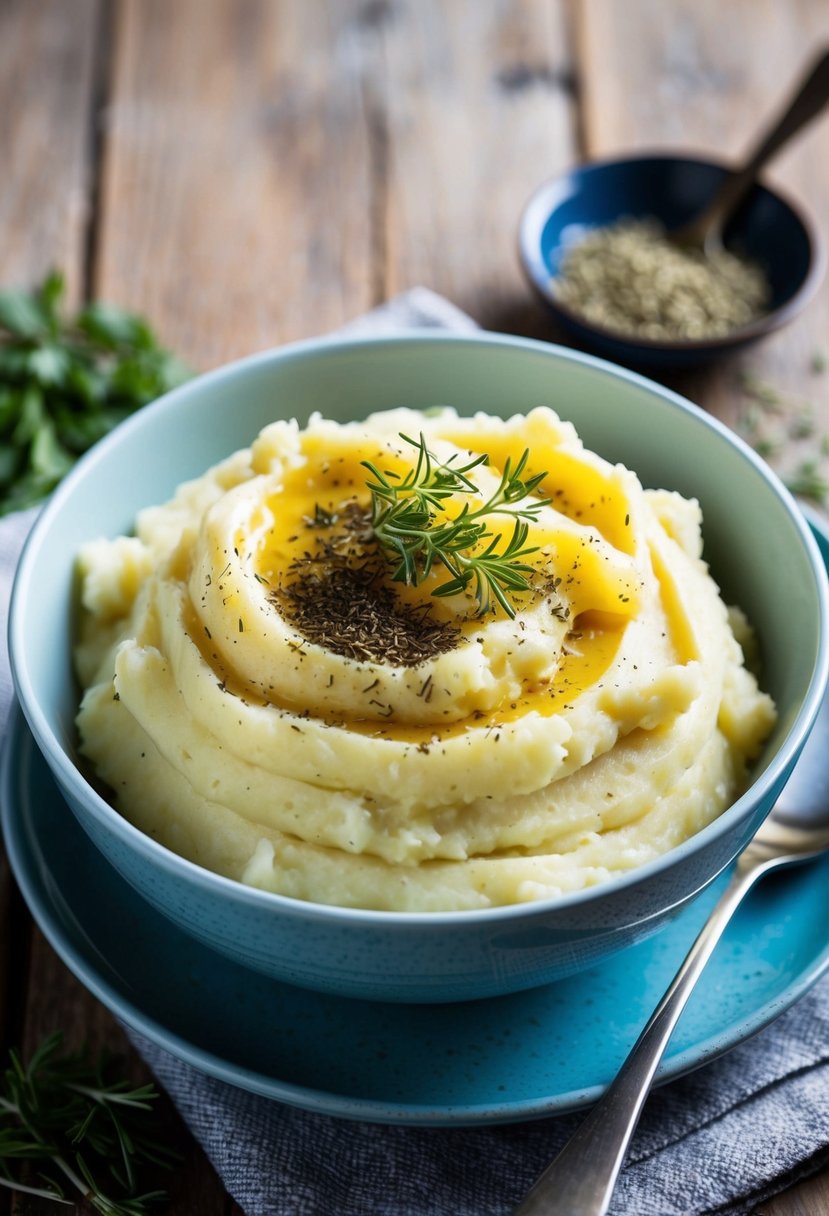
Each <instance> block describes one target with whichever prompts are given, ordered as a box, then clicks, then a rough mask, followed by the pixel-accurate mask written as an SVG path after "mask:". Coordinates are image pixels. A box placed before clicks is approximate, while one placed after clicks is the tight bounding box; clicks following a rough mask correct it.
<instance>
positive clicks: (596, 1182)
mask: <svg viewBox="0 0 829 1216" xmlns="http://www.w3.org/2000/svg"><path fill="white" fill-rule="evenodd" d="M744 856H745V855H744ZM768 868H769V864H768V863H767V862H765V863H764V862H758V863H755V864H751V865H749V866H746V865H745V864H741V865H740V866H739V867H738V869H737V870H736V871H735V873H734V875H733V877H732V879H731V881H730V883H729V884H728V886H727V887H726V889H725V891H724V892H723V894H722V895H721V896H720V899H719V901H718V903H717V904H716V905H715V907H714V910H713V911H712V913H711V915H710V916H709V918H708V920H707V921H706V923H705V925H704V926H703V928H702V931H701V932H700V934H699V936H698V937H697V939H696V941H695V942H694V944H693V946H692V947H691V949H690V950H689V952H688V954H687V956H686V958H685V961H684V962H683V964H682V966H681V967H680V968H679V971H678V972H677V974H676V976H675V977H674V980H673V982H672V983H671V985H670V987H669V988H668V990H667V992H666V993H665V995H664V996H663V998H662V1000H661V1001H660V1002H659V1004H658V1005H657V1007H656V1009H655V1010H654V1012H653V1013H652V1014H651V1017H650V1019H649V1021H648V1023H647V1025H646V1026H645V1029H644V1030H643V1031H642V1033H641V1034H640V1036H639V1038H638V1039H637V1041H636V1044H635V1045H634V1047H633V1049H632V1051H631V1053H630V1055H629V1056H628V1058H627V1059H626V1060H625V1063H624V1064H623V1065H622V1067H621V1069H620V1071H619V1072H618V1074H617V1076H616V1078H615V1080H614V1081H613V1083H612V1084H611V1085H610V1087H609V1089H607V1090H606V1091H605V1093H604V1095H603V1096H602V1098H600V1100H599V1101H598V1102H597V1103H596V1105H595V1106H594V1107H593V1108H592V1110H591V1111H590V1113H589V1114H588V1116H587V1118H586V1119H585V1120H584V1122H583V1123H582V1124H581V1125H580V1126H579V1127H578V1128H577V1130H576V1132H575V1133H574V1134H573V1136H572V1137H571V1138H570V1140H568V1142H567V1144H565V1146H564V1148H563V1149H562V1150H561V1152H560V1153H559V1155H558V1156H557V1157H556V1158H555V1160H554V1161H553V1162H552V1164H550V1165H548V1166H547V1168H546V1170H545V1171H544V1173H543V1174H541V1176H540V1177H539V1178H538V1180H537V1181H536V1183H535V1184H534V1185H533V1187H532V1188H531V1189H530V1191H529V1192H528V1193H527V1196H526V1198H525V1199H524V1200H523V1202H522V1203H521V1204H519V1206H518V1207H517V1208H515V1209H514V1212H513V1216H603V1213H605V1212H606V1211H607V1208H608V1205H609V1203H610V1199H611V1196H612V1194H613V1188H614V1187H615V1185H616V1179H617V1177H618V1175H619V1171H620V1169H621V1168H622V1162H623V1161H624V1158H625V1154H626V1152H627V1148H628V1145H629V1143H630V1139H631V1137H632V1135H633V1132H634V1130H635V1128H636V1125H637V1123H638V1122H639V1115H640V1113H641V1111H642V1107H643V1106H644V1104H645V1099H646V1097H647V1095H648V1091H649V1090H650V1087H651V1082H652V1081H653V1078H654V1074H655V1072H656V1069H657V1067H658V1065H659V1061H660V1060H661V1059H662V1056H663V1054H664V1052H665V1048H666V1047H667V1045H668V1040H669V1039H670V1037H671V1034H672V1033H673V1030H674V1027H675V1026H676V1023H677V1021H678V1019H679V1016H680V1014H681V1013H682V1010H683V1009H684V1008H685V1004H686V1002H687V1000H688V998H689V996H690V995H691V992H692V990H693V988H694V985H695V984H696V982H697V980H698V979H699V977H700V975H701V973H702V970H703V968H704V967H705V964H706V963H707V962H708V959H709V958H710V957H711V953H712V951H713V949H714V947H715V946H716V944H717V942H718V941H719V939H720V937H721V936H722V933H723V930H724V929H725V927H726V925H727V924H728V922H729V921H730V920H731V917H732V916H733V914H734V912H735V911H736V909H737V907H738V906H739V904H740V902H741V900H742V899H743V897H744V896H745V895H746V893H747V892H748V891H749V889H750V888H751V886H752V885H753V884H754V882H755V881H756V879H757V878H758V877H759V876H760V874H761V873H763V872H764V871H765V870H766V869H768Z"/></svg>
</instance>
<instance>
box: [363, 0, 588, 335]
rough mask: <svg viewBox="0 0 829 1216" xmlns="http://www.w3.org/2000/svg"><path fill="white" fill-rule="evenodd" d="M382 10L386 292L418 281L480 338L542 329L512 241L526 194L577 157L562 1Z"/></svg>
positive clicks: (434, 2)
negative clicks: (479, 327) (470, 319)
mask: <svg viewBox="0 0 829 1216" xmlns="http://www.w3.org/2000/svg"><path fill="white" fill-rule="evenodd" d="M381 11H382V19H381V20H378V22H377V27H376V31H375V39H376V44H377V46H376V58H377V63H376V68H375V71H374V72H373V74H372V89H373V93H372V108H373V113H374V115H375V124H376V127H377V132H378V134H377V138H378V140H382V142H383V146H384V147H385V149H386V152H385V156H386V161H387V175H386V199H385V232H384V238H383V239H384V251H385V292H386V294H388V295H394V294H395V293H396V292H398V291H402V290H405V289H406V288H408V287H412V286H415V285H416V284H419V283H425V284H427V285H428V286H430V287H433V288H434V289H435V290H437V291H439V292H441V293H442V294H444V295H446V296H448V297H449V298H450V299H451V300H453V301H454V303H456V304H458V305H459V306H460V307H461V308H464V309H466V310H467V311H468V312H469V313H470V314H471V315H472V316H474V317H475V319H476V320H478V321H479V322H481V324H483V325H485V326H486V327H488V328H493V329H508V330H515V329H521V330H525V331H526V330H528V329H529V330H531V331H536V332H537V330H538V327H539V325H540V326H541V328H546V327H547V326H548V322H547V319H546V317H545V316H544V314H543V312H542V311H541V310H539V309H538V308H537V307H536V306H535V304H534V301H533V299H532V297H531V295H530V293H529V291H528V289H527V285H526V282H525V280H524V278H523V275H522V273H521V271H520V268H519V262H518V258H517V252H516V248H517V241H516V234H517V227H518V220H519V216H520V214H521V210H522V208H523V207H524V204H525V203H526V202H527V199H528V198H529V196H530V194H531V193H532V192H533V190H534V189H535V188H536V187H537V186H538V185H540V184H541V182H542V181H544V180H545V179H546V178H548V177H552V176H554V175H555V174H557V173H559V172H561V171H562V170H563V169H565V168H566V167H568V166H569V165H570V164H572V163H573V162H574V161H575V160H577V159H578V151H577V147H576V108H575V98H574V81H573V75H572V70H571V62H570V54H569V45H568V31H567V24H566V21H565V8H564V5H563V4H561V3H553V4H550V3H539V2H538V0H522V2H520V3H513V4H483V5H482V4H478V3H475V0H457V2H455V3H452V4H444V3H441V2H440V0H419V2H418V3H413V2H409V3H389V4H387V5H385V6H383V8H382V10H381Z"/></svg>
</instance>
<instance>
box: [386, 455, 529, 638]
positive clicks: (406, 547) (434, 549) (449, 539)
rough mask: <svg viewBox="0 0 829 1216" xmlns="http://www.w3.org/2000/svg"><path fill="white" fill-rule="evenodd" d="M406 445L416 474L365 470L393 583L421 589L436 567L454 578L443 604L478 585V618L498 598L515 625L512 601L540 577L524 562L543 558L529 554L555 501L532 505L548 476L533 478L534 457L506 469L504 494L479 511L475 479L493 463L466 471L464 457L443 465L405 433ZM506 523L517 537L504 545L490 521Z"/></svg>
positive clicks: (481, 458) (483, 458) (443, 587)
mask: <svg viewBox="0 0 829 1216" xmlns="http://www.w3.org/2000/svg"><path fill="white" fill-rule="evenodd" d="M400 438H401V439H402V440H403V441H404V442H405V443H408V444H410V445H411V447H413V448H414V449H415V450H416V451H417V459H416V461H415V463H414V465H413V466H412V467H410V468H409V469H408V470H407V471H406V473H405V474H404V475H403V476H401V475H400V474H398V473H395V472H392V471H390V470H381V469H379V468H378V467H377V465H375V464H373V463H372V462H371V461H369V460H364V461H363V462H362V463H363V465H364V467H365V468H367V469H368V471H369V473H370V474H371V478H372V479H371V480H369V481H367V482H366V486H367V488H368V490H369V491H370V493H371V527H372V531H373V533H374V536H375V537H376V539H377V541H378V543H379V545H380V546H381V548H382V549H383V550H385V552H386V553H387V555H388V556H389V557H390V558H391V559H392V560H393V561H395V562H396V563H397V565H396V567H395V570H394V573H393V574H392V578H393V579H394V580H395V581H396V582H401V583H408V584H409V585H411V586H417V585H418V584H419V583H421V582H422V581H423V580H424V579H425V578H427V577H428V575H429V574H430V573H431V571H432V569H433V568H434V566H435V565H436V564H438V565H441V566H443V567H444V569H445V570H446V571H447V573H448V574H449V576H450V577H449V578H448V579H447V580H446V582H443V583H441V584H439V586H437V587H436V588H435V589H434V591H433V592H432V594H433V595H435V596H449V595H457V594H458V593H460V592H462V591H466V590H467V589H468V588H469V586H470V584H474V594H475V598H476V599H477V602H478V613H479V615H483V614H484V613H486V612H488V611H490V610H491V609H492V608H493V604H492V600H493V598H494V599H495V600H496V601H497V602H498V604H500V606H501V608H502V609H503V611H504V612H505V613H506V615H507V616H508V617H510V618H512V617H514V616H515V607H514V605H513V604H512V602H511V600H510V597H509V594H508V593H511V592H521V591H528V590H529V589H530V584H529V582H528V581H527V577H526V576H527V575H529V574H531V573H532V569H533V568H532V566H530V565H529V564H528V563H527V562H526V561H524V558H526V557H529V556H530V554H532V553H535V552H536V551H537V548H538V546H537V545H531V546H529V547H528V546H527V545H526V541H527V536H528V534H529V523H528V521H533V520H535V519H536V518H537V515H538V512H539V511H540V510H541V508H542V507H544V506H546V505H547V504H548V503H549V501H550V500H549V499H548V498H538V499H536V500H535V501H533V502H527V499H528V498H530V496H531V495H532V494H533V493H534V492H535V491H536V490H537V489H538V487H539V486H540V485H541V483H542V482H543V481H544V479H545V477H546V476H547V474H546V473H537V474H533V476H531V477H526V476H525V470H526V468H527V462H528V460H529V457H530V453H529V449H525V451H524V454H523V455H522V456H521V458H520V460H518V462H517V463H516V464H515V465H513V463H512V461H511V459H509V458H508V459H507V461H506V462H505V464H504V469H503V473H502V475H501V480H500V482H499V483H498V486H497V488H496V489H495V490H494V491H493V492H492V493H491V494H490V495H489V497H488V498H486V499H485V500H484V501H483V502H482V503H481V504H480V505H479V506H472V505H471V504H470V502H469V498H470V496H473V495H474V496H476V497H478V498H480V497H481V492H480V490H479V488H478V486H477V485H476V484H475V482H474V481H473V480H472V478H471V477H470V473H471V472H472V471H473V470H474V469H476V468H478V467H479V466H481V465H487V464H488V463H489V457H488V455H487V454H486V453H482V454H481V455H478V456H474V457H472V459H470V460H469V461H467V463H466V464H461V463H456V462H457V461H458V460H459V457H458V455H457V454H455V455H453V456H451V457H450V458H449V459H448V460H447V461H445V462H441V461H439V460H438V459H437V457H436V456H435V455H434V453H432V452H431V451H430V450H429V448H428V447H427V445H426V438H425V436H424V435H423V434H422V433H421V435H420V438H419V439H412V438H411V437H410V436H408V435H405V434H403V433H402V432H401V433H400ZM461 496H463V497H465V501H464V502H463V505H462V507H461V509H460V511H459V512H458V513H457V514H456V515H454V516H452V517H449V518H444V519H442V520H439V519H438V516H439V515H441V514H444V515H445V513H446V511H447V508H448V506H449V503H450V500H451V499H453V498H457V497H461ZM499 514H500V515H506V516H509V517H511V518H512V520H513V529H512V535H511V536H510V537H509V539H508V540H507V541H506V542H505V543H504V544H503V546H502V541H503V533H501V532H497V533H493V532H492V530H491V529H490V525H489V522H488V517H489V516H492V515H499Z"/></svg>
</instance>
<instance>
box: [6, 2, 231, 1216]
mask: <svg viewBox="0 0 829 1216" xmlns="http://www.w3.org/2000/svg"><path fill="white" fill-rule="evenodd" d="M106 32H107V14H106V13H105V11H104V9H103V7H102V5H101V3H100V0H75V2H74V3H73V4H72V5H67V4H66V3H64V0H37V3H31V0H2V2H1V3H0V156H1V157H2V162H3V166H4V185H3V189H2V191H0V232H2V234H3V236H2V240H0V283H3V284H6V283H23V284H27V283H33V282H35V281H37V280H38V279H39V278H40V277H41V276H42V275H43V273H44V272H45V271H46V270H47V269H48V268H49V267H51V266H57V267H60V268H61V269H62V270H63V272H64V274H65V276H66V281H67V295H68V298H69V301H70V303H71V304H73V305H74V304H77V303H78V302H79V301H80V300H81V299H82V298H83V296H84V295H85V293H86V289H87V287H88V278H89V271H90V266H89V263H90V261H91V256H92V252H93V251H94V219H95V215H94V203H95V195H96V177H97V166H96V154H97V151H98V148H97V142H98V141H97V130H96V115H97V107H98V103H99V94H100V90H101V87H102V85H103V83H104V81H105V78H106V64H107V59H106V49H107V48H106V46H105V45H102V40H103V39H104V38H105V35H106ZM3 639H4V640H3V643H2V644H5V630H4V631H3ZM0 924H2V926H3V932H2V934H0V1048H2V1057H3V1065H2V1066H3V1067H5V1055H6V1051H7V1049H8V1047H9V1046H10V1045H12V1044H14V1045H17V1046H20V1047H21V1048H22V1050H23V1051H24V1052H28V1051H30V1050H31V1049H32V1047H33V1046H34V1045H35V1044H36V1043H37V1042H38V1041H39V1040H40V1039H41V1038H42V1037H43V1035H44V1034H47V1033H50V1032H52V1031H54V1030H60V1031H61V1032H62V1033H63V1035H64V1037H65V1040H66V1042H67V1045H68V1046H70V1047H81V1046H84V1045H88V1046H89V1047H90V1048H91V1049H92V1050H93V1051H97V1050H99V1049H101V1048H106V1049H107V1050H108V1051H109V1052H110V1053H112V1054H113V1055H114V1057H115V1063H116V1066H118V1067H121V1068H123V1071H124V1074H125V1075H131V1076H134V1077H135V1078H136V1080H138V1079H145V1078H146V1076H147V1070H146V1068H145V1067H144V1066H143V1064H142V1063H141V1062H140V1061H139V1060H138V1059H137V1057H136V1056H135V1053H134V1052H133V1051H132V1049H131V1048H130V1046H129V1044H128V1042H127V1040H126V1038H125V1036H124V1034H123V1031H122V1030H121V1028H120V1027H119V1026H118V1025H117V1023H116V1022H115V1021H114V1019H113V1018H112V1017H111V1015H110V1014H109V1013H108V1012H107V1010H106V1009H105V1008H104V1007H103V1006H102V1005H100V1004H99V1003H98V1002H97V1001H96V1000H95V999H94V998H93V997H91V996H90V995H89V993H87V992H86V991H85V989H83V988H82V987H81V985H80V984H79V983H78V982H77V981H76V980H75V979H74V978H73V977H72V976H71V975H70V973H69V972H68V971H67V970H66V968H65V967H64V966H63V964H62V963H61V962H60V961H59V960H58V958H57V956H56V955H55V954H54V952H53V951H52V950H51V948H50V947H49V946H48V944H47V943H46V942H45V940H44V939H43V938H42V936H41V935H40V934H39V933H37V932H36V931H35V930H33V927H32V924H31V920H30V918H29V915H28V912H27V911H26V909H25V906H24V904H23V901H22V899H21V897H20V895H19V893H18V892H17V889H16V886H15V884H14V882H13V880H12V878H11V876H10V874H9V871H8V865H7V862H6V859H5V857H4V856H3V855H2V848H0ZM167 1117H168V1119H169V1121H170V1129H171V1130H170V1135H171V1137H172V1138H173V1140H174V1142H175V1143H176V1145H177V1147H178V1149H179V1151H180V1152H181V1153H182V1157H183V1161H182V1165H181V1167H180V1168H178V1169H177V1170H176V1172H175V1175H174V1176H173V1178H172V1183H171V1190H172V1203H171V1205H170V1207H169V1209H168V1210H169V1211H170V1212H171V1213H173V1214H174V1216H185V1214H189V1213H192V1212H193V1211H199V1212H203V1213H204V1214H205V1216H240V1214H239V1209H238V1208H236V1207H235V1205H232V1204H231V1203H230V1201H229V1200H228V1199H227V1196H226V1195H225V1192H224V1189H223V1188H222V1186H221V1183H220V1182H219V1181H218V1179H217V1178H216V1176H215V1174H214V1172H213V1170H212V1169H211V1168H210V1166H209V1163H207V1162H206V1160H205V1158H204V1155H203V1153H202V1152H201V1150H200V1149H199V1148H198V1147H197V1146H196V1145H195V1143H194V1142H193V1140H192V1138H191V1137H190V1136H189V1135H188V1134H187V1133H186V1131H185V1130H184V1128H183V1125H182V1124H181V1122H180V1121H179V1120H177V1119H176V1118H174V1117H173V1115H172V1111H171V1108H170V1106H169V1103H168V1104H167ZM51 1206H52V1205H49V1209H50V1210H51ZM45 1207H46V1205H44V1203H43V1201H41V1200H32V1199H30V1198H29V1199H26V1198H23V1197H17V1196H15V1197H12V1196H10V1195H9V1193H8V1192H6V1191H3V1192H2V1193H0V1213H9V1212H14V1213H17V1214H19V1216H43V1213H44V1211H45ZM77 1211H78V1213H80V1211H81V1209H80V1207H79V1208H78V1209H77Z"/></svg>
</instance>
